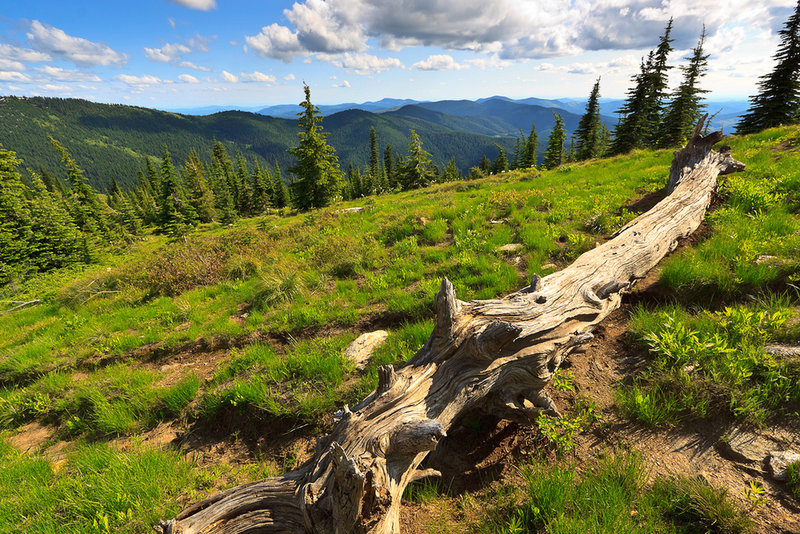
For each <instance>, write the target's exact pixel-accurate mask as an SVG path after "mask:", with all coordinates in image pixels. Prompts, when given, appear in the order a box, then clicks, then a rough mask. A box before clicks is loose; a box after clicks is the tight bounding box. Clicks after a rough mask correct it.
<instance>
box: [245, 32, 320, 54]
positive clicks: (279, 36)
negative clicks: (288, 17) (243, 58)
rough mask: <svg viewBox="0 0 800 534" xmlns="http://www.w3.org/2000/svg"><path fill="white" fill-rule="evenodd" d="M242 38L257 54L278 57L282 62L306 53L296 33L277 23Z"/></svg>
mask: <svg viewBox="0 0 800 534" xmlns="http://www.w3.org/2000/svg"><path fill="white" fill-rule="evenodd" d="M244 40H245V42H246V43H247V46H249V47H250V48H251V49H253V51H254V52H255V53H256V54H257V55H258V56H261V57H268V58H272V59H279V60H281V61H283V62H284V63H289V62H291V61H292V60H293V59H294V58H295V57H297V56H303V55H306V54H307V53H308V52H307V51H306V49H305V47H303V46H302V45H301V44H300V41H299V40H298V38H297V34H296V33H293V32H292V30H290V29H289V28H287V27H286V26H281V25H279V24H270V25H269V26H264V27H263V28H261V32H260V33H258V34H257V35H246V36H245V38H244Z"/></svg>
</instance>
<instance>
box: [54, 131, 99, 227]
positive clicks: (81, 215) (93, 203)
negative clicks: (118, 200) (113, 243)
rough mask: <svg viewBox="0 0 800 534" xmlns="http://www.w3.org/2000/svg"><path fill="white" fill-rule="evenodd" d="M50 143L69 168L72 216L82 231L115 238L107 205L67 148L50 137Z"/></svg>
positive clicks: (68, 177)
mask: <svg viewBox="0 0 800 534" xmlns="http://www.w3.org/2000/svg"><path fill="white" fill-rule="evenodd" d="M50 143H51V144H52V145H53V146H54V147H55V148H56V150H57V151H58V152H59V154H60V155H61V162H62V163H63V164H64V166H65V167H66V169H67V179H68V181H69V186H70V195H69V205H70V210H71V214H72V218H73V220H74V221H75V223H76V224H77V225H78V227H79V228H80V229H81V231H82V232H84V233H88V234H91V235H93V236H97V237H101V238H103V239H105V240H107V241H110V240H112V239H113V237H114V236H113V234H112V231H111V227H110V226H109V223H108V217H107V216H106V215H107V211H108V210H107V207H106V206H105V205H104V204H103V202H102V201H101V200H100V198H99V197H98V196H97V192H96V191H95V190H94V189H92V187H91V186H90V185H89V183H88V182H87V181H86V177H85V176H84V174H83V170H81V169H80V168H79V167H78V164H77V163H75V160H73V159H72V157H71V156H70V155H69V153H68V152H67V149H66V148H64V147H63V146H61V144H60V143H59V142H58V141H56V140H55V139H53V138H52V137H50Z"/></svg>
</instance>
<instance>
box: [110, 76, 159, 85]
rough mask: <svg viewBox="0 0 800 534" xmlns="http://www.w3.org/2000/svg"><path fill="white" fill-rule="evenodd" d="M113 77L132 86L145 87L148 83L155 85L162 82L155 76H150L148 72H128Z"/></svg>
mask: <svg viewBox="0 0 800 534" xmlns="http://www.w3.org/2000/svg"><path fill="white" fill-rule="evenodd" d="M114 79H116V80H119V81H121V82H123V83H125V84H127V85H130V86H132V87H146V86H148V85H156V84H159V83H164V80H162V79H161V78H158V77H156V76H152V75H150V74H145V75H143V76H133V75H130V74H118V75H116V76H114Z"/></svg>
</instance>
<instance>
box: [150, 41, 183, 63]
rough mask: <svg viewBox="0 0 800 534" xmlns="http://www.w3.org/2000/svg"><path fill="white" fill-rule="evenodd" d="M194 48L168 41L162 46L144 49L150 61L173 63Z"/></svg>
mask: <svg viewBox="0 0 800 534" xmlns="http://www.w3.org/2000/svg"><path fill="white" fill-rule="evenodd" d="M191 51H192V49H191V48H189V47H188V46H186V45H184V44H180V43H167V44H165V45H164V46H162V47H161V48H147V47H145V49H144V55H145V57H146V58H147V59H149V60H150V61H158V62H161V63H171V62H173V61H177V60H179V59H180V58H181V57H183V54H188V53H189V52H191Z"/></svg>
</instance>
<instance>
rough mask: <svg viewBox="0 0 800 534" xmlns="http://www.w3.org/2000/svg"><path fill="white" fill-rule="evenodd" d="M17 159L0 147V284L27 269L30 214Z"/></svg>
mask: <svg viewBox="0 0 800 534" xmlns="http://www.w3.org/2000/svg"><path fill="white" fill-rule="evenodd" d="M20 163H21V162H20V160H18V159H17V157H16V154H15V153H14V152H10V151H8V150H4V149H3V148H2V147H0V285H4V284H6V283H8V282H9V281H10V280H11V279H12V278H13V277H15V276H18V275H21V274H24V272H25V271H26V270H27V269H28V268H29V265H30V264H29V261H28V260H29V258H30V253H31V243H30V242H31V240H32V239H33V228H32V224H33V221H32V216H31V212H30V209H29V207H28V205H27V202H26V201H25V189H26V188H25V184H24V183H23V182H22V177H21V176H20V174H19V170H18V167H19V164H20Z"/></svg>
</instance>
